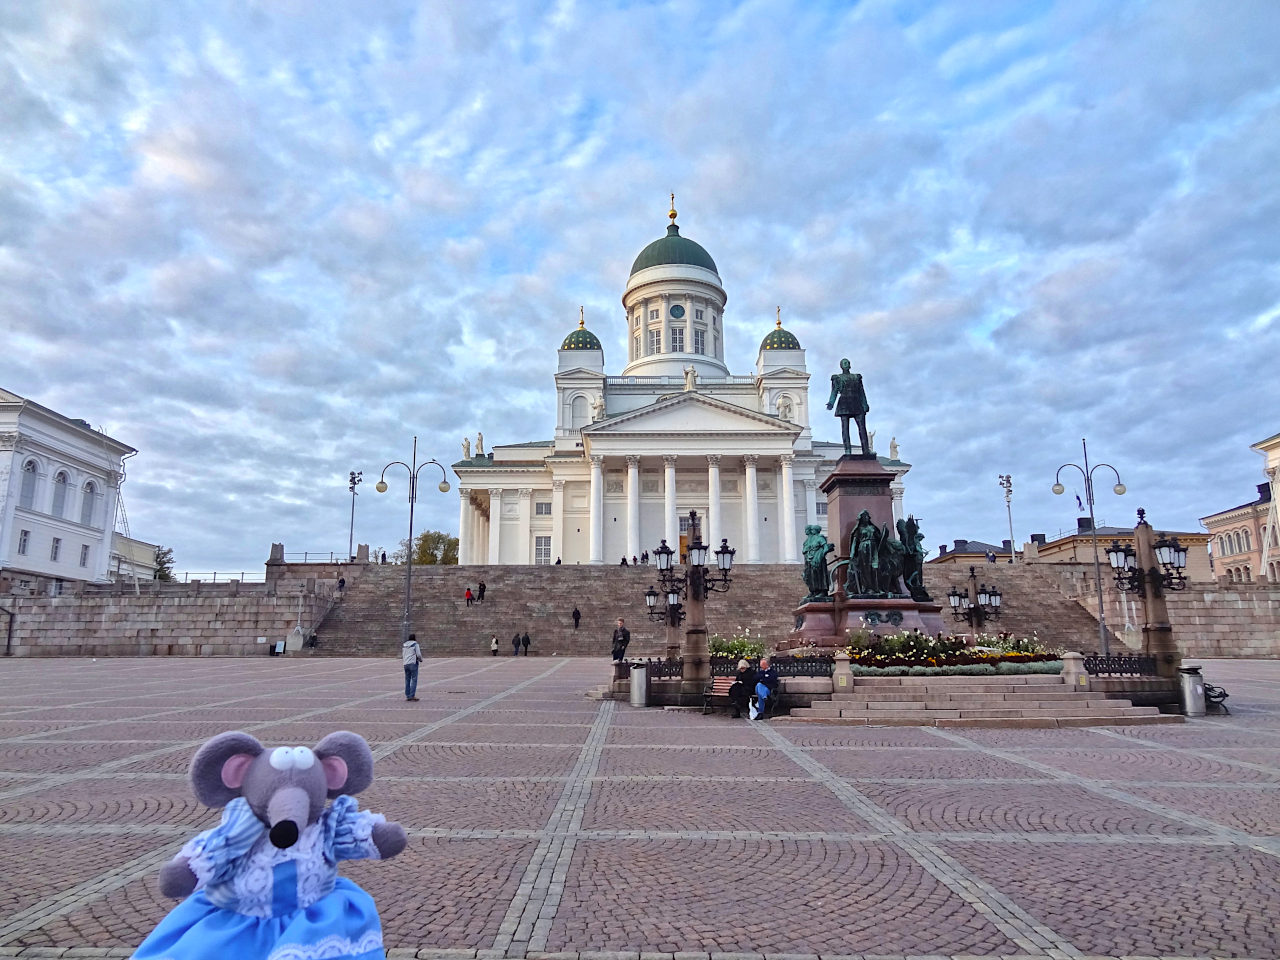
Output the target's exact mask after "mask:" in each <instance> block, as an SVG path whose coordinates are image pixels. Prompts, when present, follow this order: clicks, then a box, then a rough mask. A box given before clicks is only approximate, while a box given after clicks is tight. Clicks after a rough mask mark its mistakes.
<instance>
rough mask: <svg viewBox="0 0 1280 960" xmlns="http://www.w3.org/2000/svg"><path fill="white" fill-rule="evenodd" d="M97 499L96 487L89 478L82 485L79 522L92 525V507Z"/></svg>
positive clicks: (87, 525)
mask: <svg viewBox="0 0 1280 960" xmlns="http://www.w3.org/2000/svg"><path fill="white" fill-rule="evenodd" d="M97 499H98V487H97V485H96V484H95V483H94V482H93V481H92V480H90V481H89V482H88V483H86V484H85V485H84V491H83V497H82V499H81V500H80V522H81V523H83V524H84V525H85V526H86V527H91V526H93V508H94V507H95V506H96V503H95V501H96V500H97Z"/></svg>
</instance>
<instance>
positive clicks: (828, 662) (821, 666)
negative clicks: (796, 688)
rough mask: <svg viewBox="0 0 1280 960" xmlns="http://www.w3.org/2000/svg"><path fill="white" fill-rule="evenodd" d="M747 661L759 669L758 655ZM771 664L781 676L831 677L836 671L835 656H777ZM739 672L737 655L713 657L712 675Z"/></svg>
mask: <svg viewBox="0 0 1280 960" xmlns="http://www.w3.org/2000/svg"><path fill="white" fill-rule="evenodd" d="M747 662H748V663H750V664H751V666H753V667H756V668H757V669H758V668H759V666H760V659H759V658H758V657H748V658H747ZM769 662H770V665H771V666H772V667H773V669H774V672H776V673H777V674H778V676H780V677H829V676H831V675H832V674H833V673H835V669H836V660H835V657H827V656H813V657H777V658H775V659H771V660H770V661H769ZM737 672H738V658H737V657H712V658H711V675H712V676H713V677H732V676H733V675H734V674H736V673H737Z"/></svg>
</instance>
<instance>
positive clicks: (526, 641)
mask: <svg viewBox="0 0 1280 960" xmlns="http://www.w3.org/2000/svg"><path fill="white" fill-rule="evenodd" d="M520 645H521V646H522V647H524V655H525V656H526V657H527V656H528V655H529V631H528V630H526V631H525V632H524V636H523V637H521V638H520Z"/></svg>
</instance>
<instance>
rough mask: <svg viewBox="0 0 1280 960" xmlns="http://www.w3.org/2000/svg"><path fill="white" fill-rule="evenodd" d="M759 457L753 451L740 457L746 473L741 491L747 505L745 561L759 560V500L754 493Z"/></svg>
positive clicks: (753, 561) (757, 561) (755, 561)
mask: <svg viewBox="0 0 1280 960" xmlns="http://www.w3.org/2000/svg"><path fill="white" fill-rule="evenodd" d="M759 459H760V457H759V455H757V454H754V453H748V454H744V455H743V457H742V463H743V465H744V466H745V467H746V473H747V475H746V479H745V481H744V484H745V485H744V487H743V491H742V492H743V499H744V501H745V503H746V505H747V522H746V527H747V530H746V533H747V563H759V562H760V500H759V497H758V496H757V495H756V461H757V460H759Z"/></svg>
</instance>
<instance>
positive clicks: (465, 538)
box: [458, 487, 472, 566]
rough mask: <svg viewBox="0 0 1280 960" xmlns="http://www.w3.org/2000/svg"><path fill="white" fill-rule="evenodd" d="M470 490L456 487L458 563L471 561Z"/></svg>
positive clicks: (463, 564)
mask: <svg viewBox="0 0 1280 960" xmlns="http://www.w3.org/2000/svg"><path fill="white" fill-rule="evenodd" d="M471 533H472V531H471V490H470V489H469V488H467V487H459V488H458V564H459V566H466V565H467V564H469V563H470V562H471Z"/></svg>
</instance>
